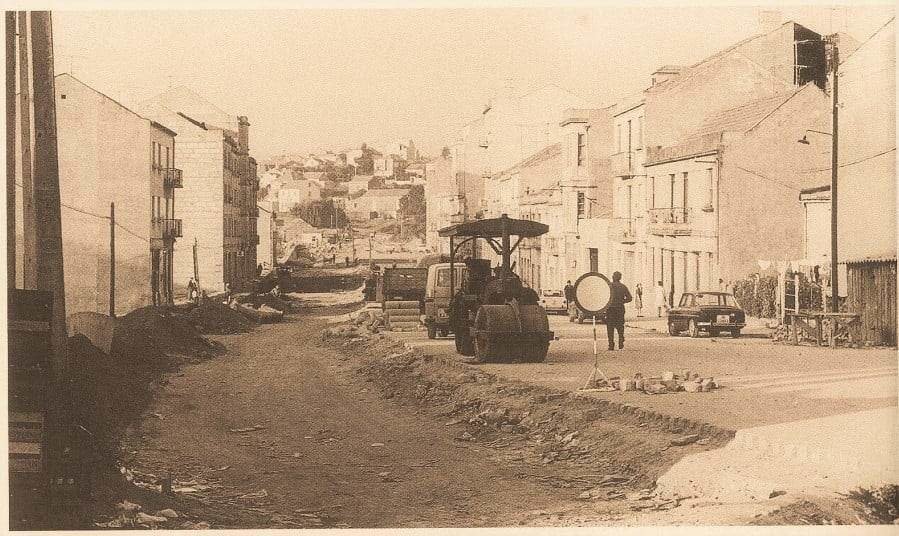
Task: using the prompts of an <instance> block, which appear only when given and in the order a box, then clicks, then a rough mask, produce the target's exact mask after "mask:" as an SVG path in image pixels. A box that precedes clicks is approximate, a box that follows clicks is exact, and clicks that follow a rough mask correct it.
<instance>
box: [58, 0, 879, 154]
mask: <svg viewBox="0 0 899 536" xmlns="http://www.w3.org/2000/svg"><path fill="white" fill-rule="evenodd" d="M763 9H772V8H763ZM776 9H778V10H779V11H781V13H782V16H783V20H784V21H786V20H794V21H796V22H798V23H800V24H803V25H805V26H807V27H809V28H811V29H812V30H815V31H817V32H819V33H830V32H832V31H847V32H848V33H849V34H850V35H852V36H853V37H855V38H856V39H858V40H859V41H862V40H864V39H865V38H867V37H868V36H869V35H871V34H872V33H873V32H874V31H876V30H877V29H878V28H879V27H880V26H881V25H883V23H885V22H886V21H887V20H888V19H889V18H890V17H892V16H893V11H892V7H889V6H885V5H883V4H881V5H879V6H877V5H875V6H868V7H859V6H855V7H851V8H842V9H839V10H832V9H830V8H829V7H826V6H812V5H807V6H800V7H795V8H789V7H778V8H776ZM759 11H760V8H756V7H709V6H705V7H677V6H667V7H637V6H632V7H614V8H613V7H600V6H596V7H567V8H514V9H513V8H491V9H411V8H404V9H380V10H375V9H333V10H324V9H302V10H263V11H238V10H227V11H172V10H166V11H60V10H56V11H53V31H54V36H53V37H54V47H55V54H56V58H55V59H56V71H57V73H62V72H70V73H72V74H74V76H76V77H77V78H79V79H81V80H82V81H84V82H85V83H87V84H89V85H91V86H92V87H94V88H95V89H97V90H99V91H101V92H103V93H106V94H107V95H109V96H110V97H112V98H114V99H116V100H119V101H120V102H122V103H123V104H125V105H126V106H136V104H137V103H139V102H141V101H143V100H144V99H147V98H150V97H152V96H153V95H155V94H157V93H159V92H161V91H164V90H165V89H166V88H168V87H171V86H181V85H183V86H187V87H189V88H191V89H193V90H194V91H196V92H198V93H200V94H201V95H203V96H204V97H206V98H207V99H208V100H209V101H211V102H213V103H214V104H216V105H217V106H218V107H219V108H221V109H223V110H225V111H227V112H228V113H231V114H233V115H246V116H247V117H248V118H249V121H250V123H251V125H252V126H251V127H250V151H251V154H253V155H254V156H255V157H256V158H257V159H259V160H265V159H266V158H269V157H271V156H274V155H277V154H283V153H306V152H314V151H319V150H324V149H330V150H343V149H348V148H355V147H358V146H359V145H360V144H361V143H362V142H368V143H369V144H370V145H374V146H375V147H378V146H379V145H382V146H383V144H386V143H389V142H392V141H396V140H401V139H412V140H414V141H415V144H416V146H418V147H419V148H420V149H421V150H422V151H423V152H425V153H426V154H431V155H436V154H439V152H440V149H441V147H443V146H444V145H449V144H450V143H451V142H452V140H453V138H454V133H455V130H456V129H457V128H458V127H459V126H460V125H461V124H463V123H466V122H468V121H469V120H471V119H473V118H474V117H476V116H477V114H478V113H479V112H480V111H481V110H482V109H483V106H484V104H485V103H486V102H487V100H488V99H489V98H490V95H491V94H492V93H493V92H494V91H496V90H497V89H498V88H500V87H502V86H504V85H506V84H508V83H511V84H512V85H514V86H515V87H518V88H528V87H534V86H538V85H542V84H545V83H550V82H551V83H555V84H557V85H559V86H561V87H564V88H566V89H569V90H571V91H572V92H574V93H576V94H578V95H580V96H582V97H584V98H585V99H586V100H587V101H588V102H589V103H591V106H593V105H595V107H601V106H607V105H610V104H614V103H615V102H616V101H617V100H618V99H620V98H622V97H624V96H627V95H630V94H633V93H635V92H638V91H640V90H642V89H644V88H645V87H646V86H648V84H649V78H650V74H651V73H652V71H653V70H654V69H656V68H657V67H659V66H661V65H665V64H686V65H689V64H692V63H695V62H697V61H699V60H701V59H702V58H704V57H706V56H708V55H710V54H712V53H714V52H716V51H717V50H720V49H722V48H725V47H727V46H729V45H731V44H733V43H735V42H737V41H739V40H741V39H744V38H746V37H749V36H750V35H753V34H756V33H758V28H759V26H758V15H759Z"/></svg>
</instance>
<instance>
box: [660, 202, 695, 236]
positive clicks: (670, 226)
mask: <svg viewBox="0 0 899 536" xmlns="http://www.w3.org/2000/svg"><path fill="white" fill-rule="evenodd" d="M692 220H693V209H691V208H686V207H670V208H653V209H650V210H649V232H650V233H652V234H654V235H659V236H684V235H689V234H690V233H691V232H692V228H691V225H692Z"/></svg>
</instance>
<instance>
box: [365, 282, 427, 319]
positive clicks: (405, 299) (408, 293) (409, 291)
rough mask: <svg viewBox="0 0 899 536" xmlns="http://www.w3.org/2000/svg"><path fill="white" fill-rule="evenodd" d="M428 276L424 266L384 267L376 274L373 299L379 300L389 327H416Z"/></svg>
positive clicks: (419, 317)
mask: <svg viewBox="0 0 899 536" xmlns="http://www.w3.org/2000/svg"><path fill="white" fill-rule="evenodd" d="M427 278H428V269H427V268H385V269H384V270H383V271H382V272H381V274H380V276H378V280H377V287H376V288H377V291H376V295H375V300H376V301H378V302H380V303H381V306H382V307H383V309H384V316H385V320H386V321H387V326H388V328H389V329H390V330H395V331H405V330H413V329H417V328H418V326H419V323H420V321H421V310H422V304H423V302H424V299H425V287H426V284H427Z"/></svg>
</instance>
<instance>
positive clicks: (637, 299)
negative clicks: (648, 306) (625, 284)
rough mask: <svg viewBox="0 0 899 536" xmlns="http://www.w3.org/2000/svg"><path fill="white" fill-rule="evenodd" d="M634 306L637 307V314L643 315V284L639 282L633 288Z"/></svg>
mask: <svg viewBox="0 0 899 536" xmlns="http://www.w3.org/2000/svg"><path fill="white" fill-rule="evenodd" d="M634 307H636V308H637V316H638V317H640V316H643V285H642V284H640V283H637V286H636V287H635V288H634Z"/></svg>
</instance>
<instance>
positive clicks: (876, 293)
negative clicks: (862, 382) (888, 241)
mask: <svg viewBox="0 0 899 536" xmlns="http://www.w3.org/2000/svg"><path fill="white" fill-rule="evenodd" d="M846 267H847V269H846V275H847V283H848V287H847V289H846V290H847V294H848V303H847V305H848V307H847V309H848V310H849V311H852V312H855V313H859V315H860V318H859V321H858V323H857V324H856V327H855V328H854V332H853V335H852V336H853V339H855V340H858V341H861V342H870V343H871V344H877V345H890V346H895V345H896V259H892V260H885V259H884V260H866V261H858V262H847V263H846Z"/></svg>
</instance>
